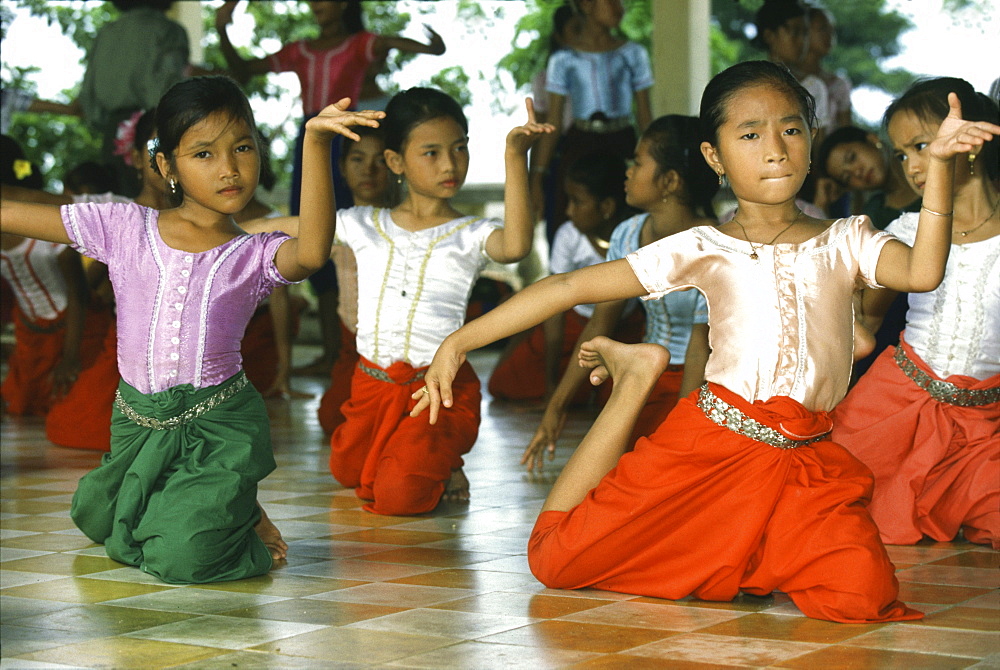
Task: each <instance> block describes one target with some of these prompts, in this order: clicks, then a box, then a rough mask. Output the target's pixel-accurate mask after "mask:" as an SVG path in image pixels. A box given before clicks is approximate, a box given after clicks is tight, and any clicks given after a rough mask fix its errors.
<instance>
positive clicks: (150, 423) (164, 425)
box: [115, 372, 249, 430]
mask: <svg viewBox="0 0 1000 670" xmlns="http://www.w3.org/2000/svg"><path fill="white" fill-rule="evenodd" d="M248 383H249V381H248V380H247V376H246V374H244V373H243V372H241V373H240V376H239V377H238V378H237V379H236V381H234V382H233V383H232V384H230V385H229V386H227V387H226V388H224V389H222V390H220V391H217V392H216V393H214V394H213V395H211V396H209V397H208V398H206V399H204V400H202V401H201V402H200V403H198V404H197V405H195V406H194V407H192V408H190V409H188V410H185V411H184V412H183V413H181V414H178V415H177V416H172V417H170V418H169V419H155V418H153V417H151V416H145V415H143V414H139V413H138V412H137V411H135V408H133V407H132V406H131V405H129V404H128V403H127V402H125V399H124V398H122V394H121V392H120V391H118V390H116V391H115V405H117V406H118V409H119V410H121V413H122V414H124V415H125V416H126V417H127V418H128V419H129V420H130V421H132V422H133V423H135V424H138V425H140V426H142V427H143V428H152V429H153V430H174V429H175V428H180V427H181V426H183V425H185V424H189V423H191V422H192V421H194V420H195V419H197V418H198V417H199V416H201V415H202V414H205V413H206V412H208V411H209V410H211V409H214V408H215V407H218V406H219V405H221V404H222V403H224V402H225V401H227V400H229V399H230V398H232V397H233V396H234V395H236V394H237V393H239V392H240V391H242V390H243V387H244V386H246V385H247V384H248Z"/></svg>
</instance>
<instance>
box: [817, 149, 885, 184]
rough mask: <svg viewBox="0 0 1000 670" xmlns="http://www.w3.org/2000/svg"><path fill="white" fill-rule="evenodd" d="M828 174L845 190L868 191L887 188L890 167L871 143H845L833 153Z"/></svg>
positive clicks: (826, 166)
mask: <svg viewBox="0 0 1000 670" xmlns="http://www.w3.org/2000/svg"><path fill="white" fill-rule="evenodd" d="M824 168H825V169H826V173H827V174H828V175H830V177H831V178H832V179H833V180H834V181H835V182H837V183H838V184H840V185H841V186H843V187H845V188H849V189H851V190H855V191H868V190H871V189H877V188H882V187H883V186H885V182H886V179H887V177H888V166H887V165H886V164H885V158H884V157H883V156H882V152H881V151H880V150H879V149H878V148H877V147H876V146H875V145H874V144H872V143H870V142H844V143H843V144H838V145H837V146H835V147H834V148H833V149H832V150H831V151H830V155H829V156H828V157H827V159H826V165H825V166H824Z"/></svg>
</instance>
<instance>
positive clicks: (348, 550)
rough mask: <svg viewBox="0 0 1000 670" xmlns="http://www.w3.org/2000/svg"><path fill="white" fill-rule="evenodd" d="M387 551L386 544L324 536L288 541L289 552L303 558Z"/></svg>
mask: <svg viewBox="0 0 1000 670" xmlns="http://www.w3.org/2000/svg"><path fill="white" fill-rule="evenodd" d="M380 551H385V545H383V544H375V543H373V542H339V541H337V540H335V539H334V540H327V539H322V538H311V539H308V540H294V541H292V542H289V543H288V553H289V554H290V555H291V556H296V557H301V558H321V559H326V560H334V559H338V558H354V557H356V556H366V555H368V554H374V553H376V552H380Z"/></svg>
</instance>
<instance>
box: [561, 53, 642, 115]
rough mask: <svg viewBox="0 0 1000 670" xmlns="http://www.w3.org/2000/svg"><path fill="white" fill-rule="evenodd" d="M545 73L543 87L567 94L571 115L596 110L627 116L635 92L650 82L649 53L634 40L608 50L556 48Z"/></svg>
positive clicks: (590, 112)
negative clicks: (571, 108) (570, 103)
mask: <svg viewBox="0 0 1000 670" xmlns="http://www.w3.org/2000/svg"><path fill="white" fill-rule="evenodd" d="M545 77H546V90H547V91H548V92H549V93H555V94H557V95H563V96H566V97H568V98H569V99H570V100H571V101H572V103H573V117H574V118H577V119H583V120H587V119H589V118H590V117H591V116H592V115H593V114H594V113H596V112H603V113H604V114H605V115H606V116H607V117H608V118H609V119H618V118H623V117H630V116H632V98H633V97H634V96H635V92H636V91H643V90H645V89H647V88H650V87H651V86H652V85H653V69H652V67H651V66H650V63H649V54H647V53H646V50H645V49H644V48H643V47H642V46H641V45H639V44H636V43H635V42H626V43H625V44H623V45H622V46H620V47H618V48H617V49H613V50H611V51H600V52H593V51H575V50H573V49H563V50H561V51H557V52H556V53H554V54H552V57H551V58H550V59H549V68H548V71H547V72H546V75H545Z"/></svg>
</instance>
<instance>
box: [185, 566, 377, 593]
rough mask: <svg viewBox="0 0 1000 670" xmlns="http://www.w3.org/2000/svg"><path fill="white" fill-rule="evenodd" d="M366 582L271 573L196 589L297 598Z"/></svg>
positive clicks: (201, 585) (200, 586)
mask: <svg viewBox="0 0 1000 670" xmlns="http://www.w3.org/2000/svg"><path fill="white" fill-rule="evenodd" d="M365 583H366V582H363V581H359V580H352V579H324V578H322V577H305V576H302V575H292V574H286V573H282V572H274V571H272V572H271V573H270V574H267V575H261V576H259V577H253V578H251V579H240V580H237V581H233V582H219V583H217V584H200V585H199V586H198V588H201V589H207V590H209V591H232V592H235V593H257V594H261V595H268V596H287V597H290V598H297V597H302V596H312V595H316V594H317V593H326V592H328V591H335V590H336V589H346V588H348V587H350V586H361V585H362V584H365Z"/></svg>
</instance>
